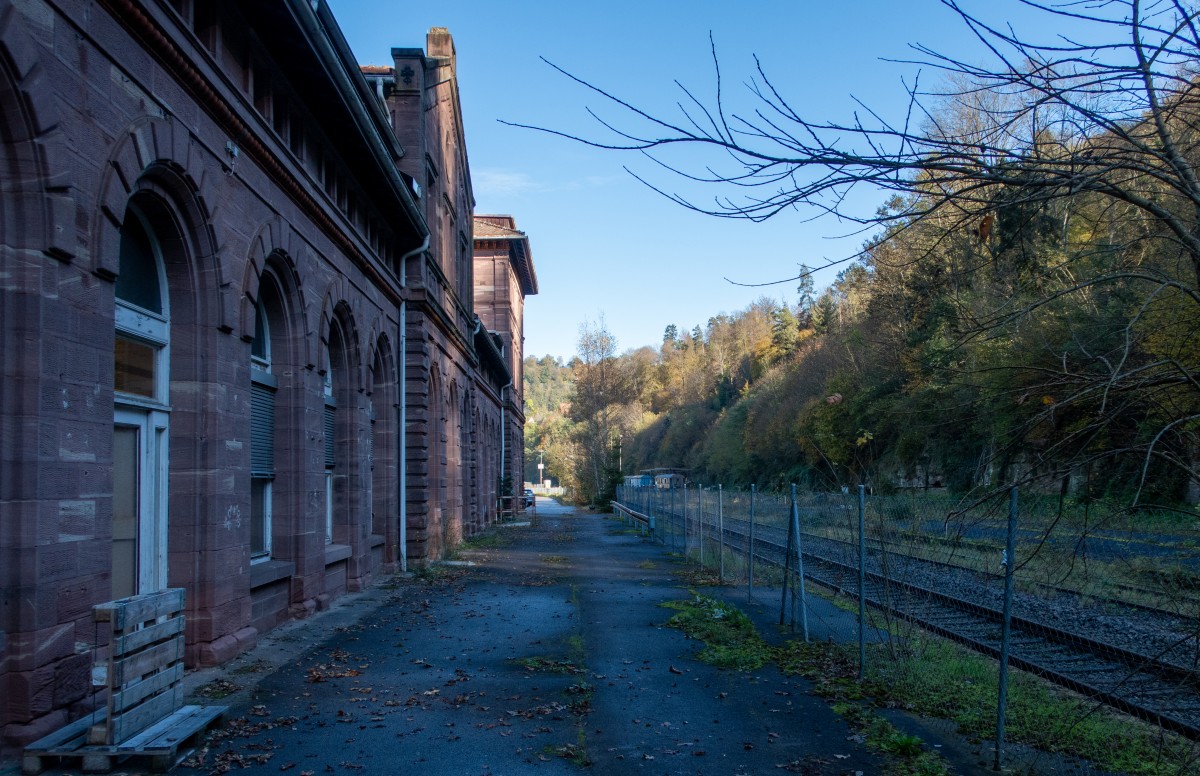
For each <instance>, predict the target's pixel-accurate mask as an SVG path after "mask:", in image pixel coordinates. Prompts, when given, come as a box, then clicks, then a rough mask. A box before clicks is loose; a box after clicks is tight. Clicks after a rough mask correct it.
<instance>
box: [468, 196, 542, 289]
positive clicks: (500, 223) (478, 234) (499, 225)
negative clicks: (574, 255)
mask: <svg viewBox="0 0 1200 776" xmlns="http://www.w3.org/2000/svg"><path fill="white" fill-rule="evenodd" d="M474 220H475V240H476V241H479V240H505V241H507V242H508V255H509V260H510V261H512V265H513V271H514V272H516V273H517V279H518V280H519V281H520V282H521V292H522V293H523V294H525V296H532V295H534V294H536V293H537V292H538V282H537V273H536V272H534V269H533V256H532V254H531V253H530V251H529V238H528V237H527V236H526V234H525V233H524V232H522V231H521V230H519V229H517V222H516V220H515V219H514V218H513V217H512V216H507V215H477V216H475V219H474Z"/></svg>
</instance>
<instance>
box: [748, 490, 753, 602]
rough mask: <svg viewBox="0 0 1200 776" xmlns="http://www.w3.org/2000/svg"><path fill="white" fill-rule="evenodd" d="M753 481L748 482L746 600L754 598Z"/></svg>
mask: <svg viewBox="0 0 1200 776" xmlns="http://www.w3.org/2000/svg"><path fill="white" fill-rule="evenodd" d="M754 495H755V490H754V483H750V539H749V541H748V542H747V544H746V600H747V601H753V600H754Z"/></svg>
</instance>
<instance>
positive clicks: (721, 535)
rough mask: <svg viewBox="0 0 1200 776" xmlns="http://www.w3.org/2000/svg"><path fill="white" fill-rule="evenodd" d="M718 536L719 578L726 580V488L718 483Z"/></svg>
mask: <svg viewBox="0 0 1200 776" xmlns="http://www.w3.org/2000/svg"><path fill="white" fill-rule="evenodd" d="M717 538H718V539H720V541H721V549H720V553H721V554H720V555H719V556H718V557H719V558H720V560H718V561H717V564H718V565H717V579H719V580H720V581H722V582H724V581H725V490H724V486H722V485H719V484H718V485H717Z"/></svg>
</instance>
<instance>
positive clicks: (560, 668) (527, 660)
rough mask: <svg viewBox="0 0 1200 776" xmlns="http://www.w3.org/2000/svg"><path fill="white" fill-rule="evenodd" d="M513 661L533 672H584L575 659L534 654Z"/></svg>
mask: <svg viewBox="0 0 1200 776" xmlns="http://www.w3.org/2000/svg"><path fill="white" fill-rule="evenodd" d="M512 662H514V663H516V664H517V665H519V666H521V667H523V668H524V669H525V670H526V671H531V672H538V673H545V674H582V673H583V669H582V668H581V667H580V666H579V665H578V664H577V663H576V662H575V661H573V660H560V659H558V658H552V657H544V656H534V657H518V658H514V659H513V661H512Z"/></svg>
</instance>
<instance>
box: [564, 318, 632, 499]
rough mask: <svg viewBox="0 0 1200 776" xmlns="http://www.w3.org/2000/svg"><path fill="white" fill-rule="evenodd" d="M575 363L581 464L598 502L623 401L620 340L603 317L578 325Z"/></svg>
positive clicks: (604, 487)
mask: <svg viewBox="0 0 1200 776" xmlns="http://www.w3.org/2000/svg"><path fill="white" fill-rule="evenodd" d="M576 355H577V358H576V359H575V361H574V382H575V390H574V392H573V394H572V399H571V417H572V419H573V420H574V421H575V422H576V423H577V424H578V425H577V429H578V432H579V440H580V446H581V448H582V450H583V456H582V463H583V465H584V466H585V467H586V475H584V476H581V477H580V479H581V481H584V477H586V478H587V479H586V481H587V484H588V485H590V486H591V487H590V488H587V490H590V491H591V492H590V493H586V494H585V495H586V496H587V497H588V500H589V501H591V502H593V503H595V502H596V501H597V500H598V499H600V498H603V497H604V496H605V494H606V492H607V491H608V490H609V488H608V479H609V476H610V471H609V470H610V469H611V459H612V445H613V432H614V431H615V430H616V429H617V426H616V417H615V414H616V413H615V411H614V405H615V404H616V403H618V402H619V401H620V400H621V397H620V396H618V395H617V394H618V393H619V391H620V384H621V374H620V366H619V364H617V362H616V355H617V339H616V337H614V336H613V335H612V333H611V332H610V331H609V330H608V328H607V326H605V324H604V319H603V318H601V319H600V320H599V321H598V322H597V323H592V322H590V321H584V322H583V323H582V324H580V326H579V342H578V344H577V346H576Z"/></svg>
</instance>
